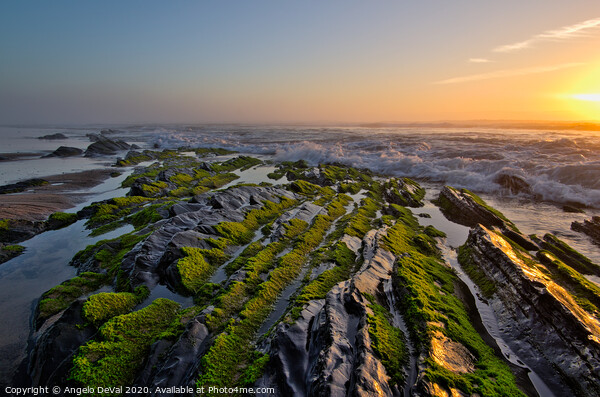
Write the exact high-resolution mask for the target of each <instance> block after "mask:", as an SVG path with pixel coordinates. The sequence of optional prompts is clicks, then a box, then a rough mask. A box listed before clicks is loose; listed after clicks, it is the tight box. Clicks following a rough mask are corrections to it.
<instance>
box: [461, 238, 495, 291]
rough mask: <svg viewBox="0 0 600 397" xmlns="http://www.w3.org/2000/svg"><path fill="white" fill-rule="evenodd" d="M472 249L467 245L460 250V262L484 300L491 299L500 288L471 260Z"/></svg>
mask: <svg viewBox="0 0 600 397" xmlns="http://www.w3.org/2000/svg"><path fill="white" fill-rule="evenodd" d="M471 252H472V250H471V248H469V247H468V246H467V245H466V244H465V245H461V246H460V247H459V248H458V262H459V263H460V265H461V267H462V268H463V270H464V271H465V273H467V275H468V276H469V278H470V279H471V280H472V281H473V282H474V283H475V284H476V285H477V286H478V287H479V290H480V291H481V294H482V295H483V297H484V298H488V299H489V298H491V297H492V296H493V295H494V293H495V292H496V291H497V289H498V286H497V285H496V283H495V282H494V280H492V279H491V278H489V277H488V276H487V275H486V274H485V273H484V271H483V270H481V269H480V268H479V267H478V266H477V264H475V263H474V262H473V260H472V259H471Z"/></svg>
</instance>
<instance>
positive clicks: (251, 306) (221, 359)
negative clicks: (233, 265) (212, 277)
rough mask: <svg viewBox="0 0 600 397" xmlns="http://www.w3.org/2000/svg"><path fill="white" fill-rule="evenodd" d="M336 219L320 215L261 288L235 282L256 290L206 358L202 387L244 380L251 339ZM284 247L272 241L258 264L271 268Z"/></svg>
mask: <svg viewBox="0 0 600 397" xmlns="http://www.w3.org/2000/svg"><path fill="white" fill-rule="evenodd" d="M334 219H335V218H332V217H331V216H329V215H317V216H316V217H315V218H314V219H313V222H312V225H311V226H310V228H309V229H308V230H307V231H306V232H304V233H302V234H301V235H300V236H299V237H298V238H297V239H296V241H295V243H294V244H293V249H292V250H291V251H290V252H289V253H287V254H285V255H283V256H282V257H281V258H279V260H278V261H277V266H276V267H275V268H274V269H273V270H271V272H270V273H269V276H268V278H267V280H266V281H264V282H262V283H260V285H259V288H251V289H250V291H248V290H246V288H245V286H246V283H239V282H238V283H235V285H234V286H233V287H232V288H237V289H238V290H240V291H241V292H240V293H239V294H241V295H246V296H248V295H247V293H248V292H253V293H254V296H253V297H251V298H250V299H249V300H247V302H245V304H244V305H243V307H241V311H240V313H239V318H240V320H239V321H237V322H230V323H229V324H228V325H227V327H226V329H225V332H223V333H221V334H219V336H218V337H217V338H216V340H215V343H214V344H213V346H212V347H211V348H210V349H209V351H208V352H207V353H206V354H205V355H204V356H203V357H202V360H201V375H200V377H199V379H198V381H197V385H198V386H199V387H201V386H203V385H213V386H231V385H232V384H239V383H240V382H241V379H240V373H244V371H245V369H246V368H248V366H249V365H250V362H249V361H250V358H251V352H252V348H251V345H250V341H251V340H253V339H254V337H255V333H256V331H257V330H258V329H259V327H260V326H261V324H262V323H263V322H264V321H265V320H266V319H267V317H268V315H269V313H270V312H271V310H272V305H273V304H274V303H275V301H276V299H277V297H278V295H279V294H280V293H281V291H283V289H284V288H285V286H287V285H288V284H289V283H290V282H292V281H293V280H294V279H295V278H296V277H297V276H298V275H299V273H300V270H301V267H302V265H303V264H304V263H305V261H306V258H307V256H308V255H309V254H310V253H311V252H312V251H313V250H314V249H315V248H317V247H318V245H319V244H320V243H321V241H322V240H323V239H324V237H325V235H326V233H327V230H328V229H329V227H330V226H331V224H332V222H333V221H334ZM284 246H285V245H284V244H282V243H280V242H279V243H278V242H276V243H271V244H269V245H268V246H267V247H266V248H265V250H263V251H261V253H259V255H264V253H265V252H267V248H269V247H272V248H271V249H270V250H269V251H270V252H268V255H265V256H267V257H266V258H264V259H263V260H261V261H260V263H255V265H259V267H262V268H268V267H269V266H270V265H271V264H272V263H273V262H274V259H275V257H276V254H277V252H280V251H281V250H282V249H283V247H284ZM256 270H257V269H253V271H254V274H255V275H258V276H260V273H258V272H257V271H256ZM261 270H262V269H261ZM265 270H266V269H265ZM250 277H252V276H250V275H249V277H248V278H250ZM258 280H260V278H259V279H258ZM258 280H257V281H258ZM261 281H262V280H261ZM236 298H238V299H236V300H235V301H231V303H233V304H235V303H237V302H240V299H239V297H238V296H237V295H236ZM221 302H223V300H222V301H221ZM236 309H237V308H236ZM207 322H208V319H207Z"/></svg>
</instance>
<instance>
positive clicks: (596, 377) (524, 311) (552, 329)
mask: <svg viewBox="0 0 600 397" xmlns="http://www.w3.org/2000/svg"><path fill="white" fill-rule="evenodd" d="M466 246H467V247H468V249H469V250H470V253H469V257H470V260H471V261H473V264H474V265H475V266H477V268H478V269H479V270H480V271H481V272H483V274H485V277H487V278H488V279H489V280H490V281H491V282H493V283H494V284H495V285H497V288H496V292H495V293H494V295H493V296H492V298H490V299H489V303H490V306H491V308H492V309H493V310H494V311H495V313H496V317H497V319H498V322H499V328H500V329H501V330H503V338H504V339H505V340H506V341H507V342H508V343H509V345H510V346H511V348H512V349H513V350H515V349H516V350H515V351H518V352H519V356H520V357H521V358H522V359H523V360H525V361H526V363H527V364H528V365H529V366H530V367H532V368H533V369H534V370H535V371H536V372H537V373H538V374H548V375H547V376H546V377H545V379H544V381H545V382H546V383H547V384H548V386H549V387H551V388H552V389H553V390H554V391H555V393H556V394H557V395H585V396H600V339H599V337H600V323H599V322H598V319H596V318H594V317H593V316H590V315H589V314H588V313H586V312H585V311H584V310H583V309H582V308H581V307H580V306H579V305H578V304H577V303H575V301H574V300H573V298H572V297H571V295H570V294H569V293H567V292H566V291H565V290H564V289H563V288H562V287H560V286H559V285H558V284H556V283H555V282H554V281H552V280H551V279H550V278H549V277H548V276H547V275H546V274H545V273H544V272H542V271H541V270H539V268H538V267H534V266H531V265H528V264H527V263H526V262H525V261H524V260H522V259H520V256H519V255H517V254H516V253H515V252H514V250H513V249H512V248H511V246H510V244H509V243H508V242H507V241H506V240H504V238H503V237H502V236H501V235H500V234H498V233H496V232H494V231H491V230H489V229H487V228H485V227H483V226H477V227H475V228H473V229H472V230H471V232H470V233H469V238H468V240H467V243H466ZM520 255H526V254H523V253H521V254H520ZM529 260H533V258H529ZM538 266H541V265H538ZM567 385H570V386H571V387H574V389H573V390H569V388H568V387H567ZM578 385H580V386H578Z"/></svg>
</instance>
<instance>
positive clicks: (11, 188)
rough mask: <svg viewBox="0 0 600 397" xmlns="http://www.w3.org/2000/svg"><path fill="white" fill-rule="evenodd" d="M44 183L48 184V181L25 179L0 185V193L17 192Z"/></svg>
mask: <svg viewBox="0 0 600 397" xmlns="http://www.w3.org/2000/svg"><path fill="white" fill-rule="evenodd" d="M46 184H48V181H47V180H45V179H40V178H33V179H27V180H25V181H20V182H16V183H11V184H8V185H2V186H0V194H10V193H19V192H22V191H24V190H26V189H29V188H31V187H35V186H42V185H46Z"/></svg>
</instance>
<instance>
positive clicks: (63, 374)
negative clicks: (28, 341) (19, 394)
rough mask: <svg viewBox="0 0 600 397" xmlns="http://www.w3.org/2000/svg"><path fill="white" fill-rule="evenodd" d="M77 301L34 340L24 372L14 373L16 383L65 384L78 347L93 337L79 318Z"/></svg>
mask: <svg viewBox="0 0 600 397" xmlns="http://www.w3.org/2000/svg"><path fill="white" fill-rule="evenodd" d="M84 301H85V300H77V301H75V302H74V303H73V304H71V306H69V307H68V308H67V309H66V310H65V311H64V312H63V314H61V315H60V317H59V318H58V319H57V320H56V321H55V322H54V323H53V324H52V325H50V326H49V327H47V328H45V329H44V330H42V331H40V333H39V335H37V338H36V339H35V342H34V346H33V349H32V350H31V352H30V354H29V358H28V359H27V360H26V361H25V362H27V363H28V365H27V366H26V370H23V369H22V370H21V371H19V372H18V373H17V375H16V377H17V378H18V379H15V382H16V383H18V384H26V385H65V384H68V377H69V371H70V369H71V366H72V358H73V355H74V354H75V353H76V352H77V349H78V348H79V346H81V345H82V344H84V343H85V342H86V341H88V340H89V339H90V338H91V337H92V336H94V335H95V333H96V329H95V328H94V327H92V326H91V325H88V326H86V325H85V323H86V322H85V321H84V320H83V318H82V317H81V312H82V307H83V302H84Z"/></svg>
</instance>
